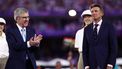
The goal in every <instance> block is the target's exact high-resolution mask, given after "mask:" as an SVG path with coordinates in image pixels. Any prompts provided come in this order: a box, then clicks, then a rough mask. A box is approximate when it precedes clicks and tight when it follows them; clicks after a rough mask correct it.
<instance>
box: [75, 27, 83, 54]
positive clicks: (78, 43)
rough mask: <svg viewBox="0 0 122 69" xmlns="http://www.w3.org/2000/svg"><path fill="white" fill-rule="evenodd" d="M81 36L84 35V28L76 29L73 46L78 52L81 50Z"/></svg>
mask: <svg viewBox="0 0 122 69" xmlns="http://www.w3.org/2000/svg"><path fill="white" fill-rule="evenodd" d="M83 36H84V28H82V29H80V30H78V31H77V32H76V35H75V48H78V51H79V52H82V46H83Z"/></svg>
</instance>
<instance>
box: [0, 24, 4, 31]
mask: <svg viewBox="0 0 122 69" xmlns="http://www.w3.org/2000/svg"><path fill="white" fill-rule="evenodd" d="M3 30H4V24H0V32H2V31H3Z"/></svg>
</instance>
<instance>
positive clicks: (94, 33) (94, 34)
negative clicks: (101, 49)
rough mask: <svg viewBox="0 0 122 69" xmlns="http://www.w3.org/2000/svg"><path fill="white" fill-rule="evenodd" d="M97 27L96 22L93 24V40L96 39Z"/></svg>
mask: <svg viewBox="0 0 122 69" xmlns="http://www.w3.org/2000/svg"><path fill="white" fill-rule="evenodd" d="M97 27H98V24H95V27H94V29H93V39H94V40H95V41H96V40H97Z"/></svg>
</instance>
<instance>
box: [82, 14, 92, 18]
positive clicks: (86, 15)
mask: <svg viewBox="0 0 122 69" xmlns="http://www.w3.org/2000/svg"><path fill="white" fill-rule="evenodd" d="M86 17H92V16H91V15H84V16H83V18H86Z"/></svg>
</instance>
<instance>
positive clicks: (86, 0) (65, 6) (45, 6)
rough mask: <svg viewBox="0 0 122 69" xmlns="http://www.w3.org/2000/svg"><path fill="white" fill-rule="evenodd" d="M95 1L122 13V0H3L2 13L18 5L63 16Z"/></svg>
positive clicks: (36, 13)
mask: <svg viewBox="0 0 122 69" xmlns="http://www.w3.org/2000/svg"><path fill="white" fill-rule="evenodd" d="M93 2H96V3H100V4H102V5H103V6H104V8H105V10H106V11H105V12H106V13H107V14H110V15H120V14H121V15H122V7H121V6H122V4H121V0H1V1H0V8H1V9H0V15H3V16H9V15H12V11H13V10H14V9H15V8H16V7H26V8H27V9H29V11H30V12H31V15H33V16H39V15H40V16H50V15H51V16H53V15H60V16H62V15H65V14H66V13H67V12H68V11H69V10H70V9H74V10H76V11H77V12H81V11H83V10H84V9H86V8H88V6H89V5H90V4H92V3H93ZM116 12H117V13H116ZM52 13H54V14H52ZM55 13H57V14H55Z"/></svg>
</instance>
